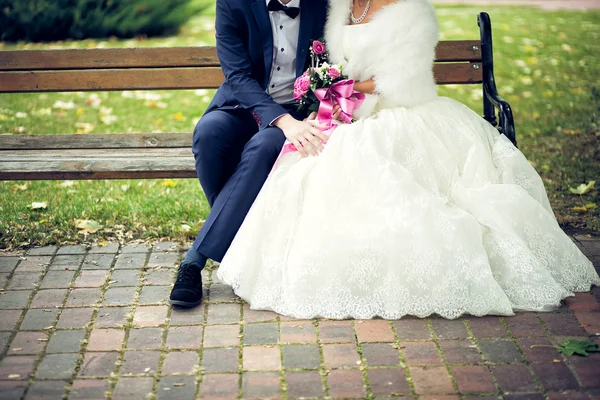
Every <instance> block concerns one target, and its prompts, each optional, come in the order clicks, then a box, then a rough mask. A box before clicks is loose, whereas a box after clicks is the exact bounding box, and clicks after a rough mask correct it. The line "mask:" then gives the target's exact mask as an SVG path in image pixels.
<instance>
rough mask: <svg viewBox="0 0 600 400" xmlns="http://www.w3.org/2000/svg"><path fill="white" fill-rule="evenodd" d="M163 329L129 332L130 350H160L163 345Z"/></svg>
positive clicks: (142, 329) (128, 347)
mask: <svg viewBox="0 0 600 400" xmlns="http://www.w3.org/2000/svg"><path fill="white" fill-rule="evenodd" d="M162 336H163V329H162V328H141V329H132V330H130V331H129V339H128V341H127V349H128V350H142V349H157V350H158V349H160V347H161V344H162Z"/></svg>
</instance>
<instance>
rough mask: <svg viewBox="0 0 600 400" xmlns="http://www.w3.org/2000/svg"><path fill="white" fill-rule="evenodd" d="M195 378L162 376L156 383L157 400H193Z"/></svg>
mask: <svg viewBox="0 0 600 400" xmlns="http://www.w3.org/2000/svg"><path fill="white" fill-rule="evenodd" d="M195 394H196V378H195V377H193V376H164V377H162V378H161V379H160V381H159V383H158V393H157V396H158V400H163V399H165V400H173V399H177V400H179V399H181V400H184V399H194V398H195Z"/></svg>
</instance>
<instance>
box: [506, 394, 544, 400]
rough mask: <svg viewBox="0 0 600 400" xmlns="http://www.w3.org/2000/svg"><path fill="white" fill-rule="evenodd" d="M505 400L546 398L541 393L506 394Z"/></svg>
mask: <svg viewBox="0 0 600 400" xmlns="http://www.w3.org/2000/svg"><path fill="white" fill-rule="evenodd" d="M503 397H504V400H545V399H546V398H545V397H544V396H543V395H542V394H540V393H527V394H505V395H504V396H503Z"/></svg>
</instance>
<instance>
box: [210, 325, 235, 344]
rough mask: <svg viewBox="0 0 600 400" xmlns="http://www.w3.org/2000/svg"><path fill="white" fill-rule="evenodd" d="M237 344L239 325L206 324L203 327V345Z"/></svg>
mask: <svg viewBox="0 0 600 400" xmlns="http://www.w3.org/2000/svg"><path fill="white" fill-rule="evenodd" d="M239 345H240V326H239V325H208V326H206V327H205V328H204V347H225V346H239Z"/></svg>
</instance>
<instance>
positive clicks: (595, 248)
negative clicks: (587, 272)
mask: <svg viewBox="0 0 600 400" xmlns="http://www.w3.org/2000/svg"><path fill="white" fill-rule="evenodd" d="M580 243H581V244H582V245H583V247H585V249H586V250H587V252H588V254H590V255H591V256H600V240H598V239H597V238H596V239H594V240H585V241H581V242H580Z"/></svg>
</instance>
